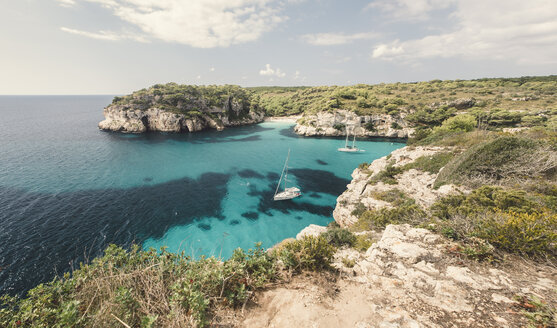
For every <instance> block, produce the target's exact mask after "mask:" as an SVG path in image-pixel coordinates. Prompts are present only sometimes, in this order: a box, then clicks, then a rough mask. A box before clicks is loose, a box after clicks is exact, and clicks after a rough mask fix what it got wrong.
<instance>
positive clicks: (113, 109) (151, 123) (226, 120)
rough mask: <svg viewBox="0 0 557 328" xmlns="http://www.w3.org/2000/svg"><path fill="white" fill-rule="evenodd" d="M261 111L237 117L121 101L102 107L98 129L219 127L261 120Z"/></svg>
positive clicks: (170, 129)
mask: <svg viewBox="0 0 557 328" xmlns="http://www.w3.org/2000/svg"><path fill="white" fill-rule="evenodd" d="M263 116H264V114H263V113H262V112H249V113H248V114H247V115H244V116H243V117H241V118H236V119H231V118H230V115H229V114H228V112H226V111H223V112H217V113H211V114H209V113H199V112H198V113H196V114H195V115H188V114H176V113H171V112H168V111H165V110H162V109H159V108H149V109H147V110H140V109H133V108H130V107H129V106H125V105H110V106H108V107H106V108H105V109H104V117H105V120H104V121H101V122H100V123H99V128H100V129H101V130H109V131H117V132H125V133H143V132H147V131H160V132H196V131H201V130H205V129H216V130H219V131H221V130H223V129H224V128H225V127H226V126H237V125H245V124H252V123H259V122H261V121H263Z"/></svg>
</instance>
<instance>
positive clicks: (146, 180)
mask: <svg viewBox="0 0 557 328" xmlns="http://www.w3.org/2000/svg"><path fill="white" fill-rule="evenodd" d="M143 181H144V182H151V181H153V178H151V177H146V178H143Z"/></svg>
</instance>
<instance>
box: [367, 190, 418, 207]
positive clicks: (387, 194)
mask: <svg viewBox="0 0 557 328" xmlns="http://www.w3.org/2000/svg"><path fill="white" fill-rule="evenodd" d="M370 196H371V197H373V198H375V199H378V200H382V201H385V202H388V203H391V205H393V206H395V207H396V206H404V205H412V204H414V203H415V200H414V199H413V198H409V197H408V196H406V194H405V193H404V192H403V191H401V190H399V189H397V188H394V189H389V190H385V191H378V192H372V193H371V194H370Z"/></svg>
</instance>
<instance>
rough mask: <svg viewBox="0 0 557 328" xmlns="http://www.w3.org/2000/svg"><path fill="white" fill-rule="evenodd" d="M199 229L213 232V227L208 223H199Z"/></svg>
mask: <svg viewBox="0 0 557 328" xmlns="http://www.w3.org/2000/svg"><path fill="white" fill-rule="evenodd" d="M197 227H198V228H199V229H201V230H205V231H208V230H211V225H210V224H207V223H199V224H197Z"/></svg>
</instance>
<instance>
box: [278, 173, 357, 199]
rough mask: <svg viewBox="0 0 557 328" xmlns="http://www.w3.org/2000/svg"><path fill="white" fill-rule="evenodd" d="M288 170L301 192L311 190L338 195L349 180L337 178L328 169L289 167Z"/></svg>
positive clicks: (344, 188)
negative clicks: (294, 177)
mask: <svg viewBox="0 0 557 328" xmlns="http://www.w3.org/2000/svg"><path fill="white" fill-rule="evenodd" d="M288 172H289V173H292V174H293V175H294V176H296V181H297V183H298V186H299V187H300V189H301V190H302V193H309V192H311V191H312V192H320V193H325V194H329V195H334V196H338V195H340V194H341V193H342V192H343V191H344V190H346V185H348V184H349V183H350V181H349V180H347V179H343V178H339V177H337V176H336V175H335V174H334V173H331V172H329V171H323V170H312V169H290V170H288Z"/></svg>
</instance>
